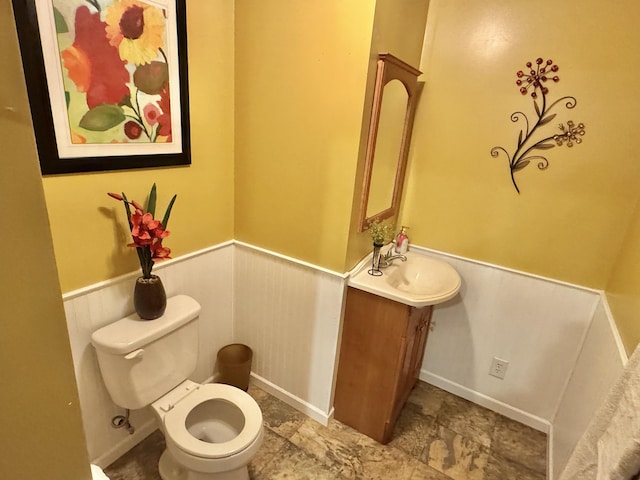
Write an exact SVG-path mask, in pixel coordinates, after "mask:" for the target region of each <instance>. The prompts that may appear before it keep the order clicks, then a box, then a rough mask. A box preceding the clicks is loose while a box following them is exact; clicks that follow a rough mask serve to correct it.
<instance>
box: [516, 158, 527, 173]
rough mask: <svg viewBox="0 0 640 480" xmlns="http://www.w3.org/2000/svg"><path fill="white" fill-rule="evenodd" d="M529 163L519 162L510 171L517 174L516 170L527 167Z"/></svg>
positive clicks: (525, 161)
mask: <svg viewBox="0 0 640 480" xmlns="http://www.w3.org/2000/svg"><path fill="white" fill-rule="evenodd" d="M530 163H531V161H530V160H520V161H519V162H518V163H516V164H515V165H514V166H513V168H512V170H513V171H514V172H517V171H518V170H522V169H523V168H524V167H526V166H527V165H529V164H530Z"/></svg>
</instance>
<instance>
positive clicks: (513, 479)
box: [484, 455, 546, 480]
mask: <svg viewBox="0 0 640 480" xmlns="http://www.w3.org/2000/svg"><path fill="white" fill-rule="evenodd" d="M545 478H546V475H545V474H544V473H539V472H534V471H533V470H529V469H528V468H526V467H524V466H522V465H520V464H518V463H515V462H512V461H511V460H508V459H505V458H501V457H500V456H498V455H489V461H488V463H487V468H486V469H485V479H484V480H505V479H509V480H544V479H545Z"/></svg>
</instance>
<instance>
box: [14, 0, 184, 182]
mask: <svg viewBox="0 0 640 480" xmlns="http://www.w3.org/2000/svg"><path fill="white" fill-rule="evenodd" d="M172 1H174V2H175V12H176V25H175V26H176V38H177V52H178V66H177V68H178V78H179V95H178V96H179V102H180V118H179V121H180V124H181V131H180V136H179V138H180V140H181V143H180V150H181V151H179V152H177V153H154V152H153V146H154V144H152V143H149V144H148V145H149V152H148V153H142V154H138V153H136V154H126V155H111V156H76V157H66V158H60V156H59V154H58V144H57V141H56V132H55V126H54V120H53V114H52V108H51V100H50V97H49V88H48V83H47V74H46V70H45V64H44V62H45V60H44V55H43V50H42V47H43V45H42V43H41V42H42V40H41V35H40V30H39V26H38V17H37V12H36V0H12V2H13V11H14V17H15V21H16V28H17V32H18V40H19V43H20V50H21V55H22V63H23V68H24V75H25V81H26V85H27V92H28V96H29V104H30V109H31V116H32V121H33V128H34V132H35V138H36V144H37V150H38V157H39V161H40V167H41V172H42V174H43V175H55V174H67V173H78V172H96V171H111V170H125V169H140V168H154V167H167V166H176V165H190V164H191V148H190V147H191V144H190V124H189V92H188V71H187V28H186V5H185V3H186V0H172ZM88 3H90V2H88ZM175 101H176V100H175V98H172V99H171V102H172V104H173V102H175Z"/></svg>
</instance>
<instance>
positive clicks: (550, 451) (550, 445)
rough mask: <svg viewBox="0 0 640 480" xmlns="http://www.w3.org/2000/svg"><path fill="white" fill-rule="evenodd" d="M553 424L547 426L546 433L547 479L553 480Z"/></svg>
mask: <svg viewBox="0 0 640 480" xmlns="http://www.w3.org/2000/svg"><path fill="white" fill-rule="evenodd" d="M553 437H554V433H553V423H552V424H551V425H549V432H548V433H547V478H548V479H549V480H553Z"/></svg>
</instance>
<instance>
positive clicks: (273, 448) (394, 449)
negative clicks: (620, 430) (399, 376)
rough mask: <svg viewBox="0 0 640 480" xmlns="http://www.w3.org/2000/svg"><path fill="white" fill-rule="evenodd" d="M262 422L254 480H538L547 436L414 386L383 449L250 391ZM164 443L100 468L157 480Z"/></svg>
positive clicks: (151, 442) (119, 478) (154, 440)
mask: <svg viewBox="0 0 640 480" xmlns="http://www.w3.org/2000/svg"><path fill="white" fill-rule="evenodd" d="M249 393H250V394H251V395H252V396H253V397H254V398H255V399H256V401H257V402H258V404H259V405H260V408H261V409H262V413H263V416H264V424H265V438H264V444H263V446H262V448H261V450H260V451H259V452H258V454H257V455H256V457H255V458H254V459H253V461H252V462H251V464H250V465H249V474H250V476H251V479H253V480H279V479H291V480H298V479H299V480H305V479H309V480H316V479H319V480H325V479H326V480H342V479H358V480H364V479H379V480H542V479H544V478H546V477H545V470H546V458H547V455H546V450H547V447H546V445H547V439H546V435H545V434H543V433H540V432H538V431H536V430H533V429H531V428H529V427H526V426H524V425H521V424H519V423H517V422H514V421H512V420H509V419H507V418H505V417H503V416H501V415H499V414H496V413H494V412H492V411H490V410H487V409H485V408H482V407H479V406H477V405H475V404H473V403H471V402H468V401H467V400H463V399H461V398H459V397H456V396H454V395H451V394H449V393H447V392H444V391H443V390H440V389H438V388H436V387H433V386H431V385H428V384H426V383H423V382H418V385H417V386H416V388H415V389H414V391H413V393H412V394H411V397H410V398H409V401H408V402H407V404H406V406H405V407H404V410H403V411H402V414H401V416H400V419H399V420H398V423H397V425H396V429H395V432H394V438H393V440H392V441H391V442H390V443H389V444H388V445H380V444H379V443H377V442H375V441H374V440H371V439H370V438H369V437H366V436H364V435H362V434H360V433H358V432H357V431H355V430H353V429H352V428H350V427H347V426H345V425H343V424H342V423H340V422H338V421H335V420H332V421H331V422H330V423H329V426H327V427H325V426H323V425H321V424H319V423H318V422H316V421H314V420H312V419H310V418H308V417H306V416H305V415H303V414H301V413H299V412H298V411H297V410H294V409H293V408H291V407H289V406H288V405H287V404H285V403H283V402H281V401H280V400H278V399H276V398H275V397H273V396H271V395H269V394H267V393H266V392H264V391H262V390H260V389H258V388H256V387H253V386H251V387H250V388H249ZM163 449H164V439H163V437H162V435H161V434H160V433H159V432H158V431H156V432H154V433H153V434H151V435H150V436H149V437H148V438H147V439H146V440H144V441H143V442H142V443H140V444H139V445H138V446H136V447H135V448H134V449H133V450H131V451H130V452H128V453H127V454H126V455H124V456H123V457H121V458H120V459H118V460H117V461H116V462H114V463H113V464H112V465H111V466H109V467H108V468H107V469H105V473H106V474H107V475H108V476H109V478H110V479H111V480H160V476H159V475H158V469H157V464H158V458H159V457H160V453H161V452H162V450H163Z"/></svg>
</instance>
